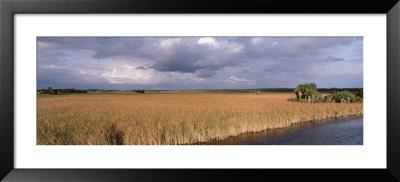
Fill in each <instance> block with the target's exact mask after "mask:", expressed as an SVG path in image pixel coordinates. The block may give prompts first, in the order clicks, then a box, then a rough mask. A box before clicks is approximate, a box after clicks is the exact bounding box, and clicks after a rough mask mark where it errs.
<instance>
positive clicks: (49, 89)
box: [38, 87, 88, 95]
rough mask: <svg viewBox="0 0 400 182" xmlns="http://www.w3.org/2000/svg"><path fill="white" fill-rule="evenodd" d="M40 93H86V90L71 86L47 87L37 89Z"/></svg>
mask: <svg viewBox="0 0 400 182" xmlns="http://www.w3.org/2000/svg"><path fill="white" fill-rule="evenodd" d="M38 92H39V93H40V94H51V95H60V94H70V93H82V94H86V93H88V90H77V89H73V88H66V89H52V88H51V87H49V88H48V89H41V90H38Z"/></svg>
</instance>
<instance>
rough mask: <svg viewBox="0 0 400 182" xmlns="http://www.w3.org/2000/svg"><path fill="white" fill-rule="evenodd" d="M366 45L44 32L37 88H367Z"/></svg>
mask: <svg viewBox="0 0 400 182" xmlns="http://www.w3.org/2000/svg"><path fill="white" fill-rule="evenodd" d="M362 47H363V39H362V37H39V38H38V39H37V50H38V55H37V61H38V73H37V74H38V88H47V87H48V86H53V87H75V88H78V87H79V88H97V87H99V88H105V87H107V88H111V87H112V88H113V89H130V88H132V89H134V88H158V89H201V88H261V87H295V86H296V85H297V84H299V83H303V82H318V83H317V85H326V86H325V87H344V86H346V87H362V85H363V80H362V74H363V70H362V67H363V66H362V64H363V50H362ZM346 77H348V78H347V79H344V78H346ZM338 79H343V80H339V81H338Z"/></svg>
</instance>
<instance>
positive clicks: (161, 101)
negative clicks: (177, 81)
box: [37, 92, 363, 145]
mask: <svg viewBox="0 0 400 182" xmlns="http://www.w3.org/2000/svg"><path fill="white" fill-rule="evenodd" d="M293 97H294V94H293V93H287V94H282V93H262V94H251V93H205V92H204V93H203V92H198V93H184V94H182V93H179V92H178V93H173V92H171V93H163V94H161V93H160V94H131V95H130V94H126V95H125V94H121V95H112V94H96V95H91V94H87V95H67V96H54V97H40V98H38V100H37V102H38V103H37V104H38V107H37V112H38V113H37V144H39V145H59V144H61V145H63V144H66V145H70V144H72V145H86V144H89V145H110V144H125V145H164V144H191V143H198V142H205V141H209V140H212V139H224V138H227V137H229V136H236V135H238V134H241V133H247V132H257V131H262V130H265V129H273V128H282V127H287V126H290V125H292V124H295V123H299V122H302V121H310V120H323V119H326V118H332V117H343V116H348V115H362V114H363V105H362V103H351V104H340V103H312V104H307V103H298V102H292V101H290V99H291V98H293Z"/></svg>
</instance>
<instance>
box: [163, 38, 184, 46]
mask: <svg viewBox="0 0 400 182" xmlns="http://www.w3.org/2000/svg"><path fill="white" fill-rule="evenodd" d="M181 41H182V39H181V38H171V39H166V40H162V41H161V42H160V46H161V47H163V48H169V47H171V46H173V45H175V44H180V43H181Z"/></svg>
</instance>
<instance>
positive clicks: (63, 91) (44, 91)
mask: <svg viewBox="0 0 400 182" xmlns="http://www.w3.org/2000/svg"><path fill="white" fill-rule="evenodd" d="M293 89H294V88H258V89H257V88H256V89H198V90H197V91H207V92H217V93H260V92H293ZM317 90H318V92H322V93H332V92H340V91H346V90H347V91H350V92H357V91H358V90H360V88H317ZM113 91H126V92H129V91H130V92H135V93H156V92H163V91H179V90H156V89H148V90H145V89H135V90H113V89H112V90H105V89H86V90H85V89H83V90H80V89H74V88H67V89H52V88H51V87H49V88H48V89H41V90H38V92H39V93H41V94H53V95H58V94H68V93H88V92H89V93H92V92H113Z"/></svg>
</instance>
